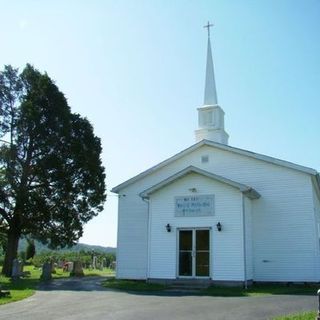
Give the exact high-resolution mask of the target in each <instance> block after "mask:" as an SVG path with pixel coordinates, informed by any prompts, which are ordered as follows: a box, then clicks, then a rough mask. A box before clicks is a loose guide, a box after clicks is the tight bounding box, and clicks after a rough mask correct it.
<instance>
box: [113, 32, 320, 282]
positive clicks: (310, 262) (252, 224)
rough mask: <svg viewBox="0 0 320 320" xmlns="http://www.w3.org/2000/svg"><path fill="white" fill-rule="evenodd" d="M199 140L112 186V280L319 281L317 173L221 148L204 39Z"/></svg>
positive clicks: (223, 136)
mask: <svg viewBox="0 0 320 320" xmlns="http://www.w3.org/2000/svg"><path fill="white" fill-rule="evenodd" d="M198 118H199V128H198V129H197V130H196V131H195V136H196V141H197V142H196V143H195V144H194V145H192V146H191V147H189V148H187V149H185V150H183V151H181V152H180V153H178V154H176V155H174V156H173V157H171V158H169V159H167V160H165V161H163V162H161V163H160V164H157V165H156V166H154V167H152V168H150V169H148V170H146V171H144V172H142V173H141V174H139V175H137V176H135V177H133V178H131V179H129V180H127V181H125V182H124V183H122V184H120V185H118V186H117V187H115V188H113V190H112V191H113V192H115V193H117V194H118V195H119V207H118V245H117V278H119V279H146V280H150V281H166V282H170V281H172V282H173V281H176V280H177V279H184V280H187V279H190V280H194V279H199V280H204V281H210V282H213V283H225V282H230V283H245V284H247V283H248V282H251V281H271V282H274V281H276V282H319V281H320V244H319V241H320V176H319V173H318V172H317V171H316V170H314V169H311V168H307V167H304V166H300V165H297V164H294V163H290V162H287V161H283V160H279V159H276V158H272V157H268V156H265V155H261V154H257V153H254V152H250V151H247V150H242V149H239V148H235V147H232V146H229V145H228V134H227V133H226V132H225V129H224V112H223V110H222V108H221V107H220V106H219V105H218V102H217V94H216V88H215V79H214V69H213V62H212V54H211V44H210V37H208V51H207V69H206V82H205V97H204V104H203V106H202V107H200V108H198Z"/></svg>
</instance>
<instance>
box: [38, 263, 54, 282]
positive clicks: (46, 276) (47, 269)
mask: <svg viewBox="0 0 320 320" xmlns="http://www.w3.org/2000/svg"><path fill="white" fill-rule="evenodd" d="M51 271H52V263H50V262H45V263H44V264H43V266H42V274H41V277H40V279H41V280H43V281H48V280H51V279H52V274H51Z"/></svg>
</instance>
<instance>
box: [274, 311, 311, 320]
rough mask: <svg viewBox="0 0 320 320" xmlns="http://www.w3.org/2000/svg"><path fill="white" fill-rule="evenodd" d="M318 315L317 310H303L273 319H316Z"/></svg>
mask: <svg viewBox="0 0 320 320" xmlns="http://www.w3.org/2000/svg"><path fill="white" fill-rule="evenodd" d="M316 315H317V313H316V312H315V311H312V312H303V313H299V314H292V315H286V316H281V317H276V318H273V320H314V319H315V318H316Z"/></svg>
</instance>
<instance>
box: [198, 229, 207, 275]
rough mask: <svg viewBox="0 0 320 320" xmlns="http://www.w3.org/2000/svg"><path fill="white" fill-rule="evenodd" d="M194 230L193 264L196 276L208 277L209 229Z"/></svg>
mask: <svg viewBox="0 0 320 320" xmlns="http://www.w3.org/2000/svg"><path fill="white" fill-rule="evenodd" d="M195 232H196V246H195V247H196V248H195V249H196V250H195V251H196V252H195V259H196V261H195V264H196V270H195V271H196V272H195V275H196V276H197V277H209V275H210V270H209V269H210V268H209V265H210V263H209V262H210V245H209V244H210V233H209V230H195Z"/></svg>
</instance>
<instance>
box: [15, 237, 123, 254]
mask: <svg viewBox="0 0 320 320" xmlns="http://www.w3.org/2000/svg"><path fill="white" fill-rule="evenodd" d="M27 245H28V244H27V240H26V239H20V241H19V249H18V251H25V250H26V248H27ZM35 246H36V252H37V253H41V252H43V251H51V249H49V248H48V247H47V246H46V245H44V244H42V243H41V242H39V241H35ZM81 250H84V251H92V250H94V251H95V252H101V253H116V250H117V249H116V248H112V247H103V246H96V245H90V244H85V243H78V244H76V245H75V246H73V247H70V248H68V247H66V248H64V249H60V250H59V251H72V252H79V251H81Z"/></svg>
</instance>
